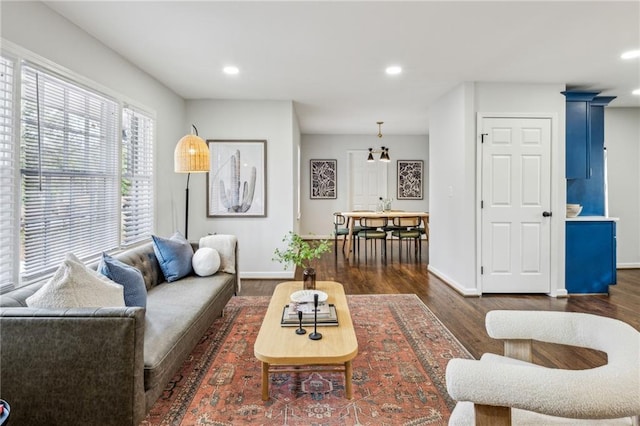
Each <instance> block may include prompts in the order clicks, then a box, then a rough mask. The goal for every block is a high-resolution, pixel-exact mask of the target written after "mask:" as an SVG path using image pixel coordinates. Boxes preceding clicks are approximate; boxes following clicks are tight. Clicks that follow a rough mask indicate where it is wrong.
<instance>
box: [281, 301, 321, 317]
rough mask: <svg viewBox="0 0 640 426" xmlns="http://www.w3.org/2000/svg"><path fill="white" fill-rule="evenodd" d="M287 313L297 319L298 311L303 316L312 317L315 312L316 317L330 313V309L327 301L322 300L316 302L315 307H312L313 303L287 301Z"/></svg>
mask: <svg viewBox="0 0 640 426" xmlns="http://www.w3.org/2000/svg"><path fill="white" fill-rule="evenodd" d="M288 306H289V308H288V310H287V311H288V313H289V317H291V318H295V319H296V320H297V319H298V311H300V312H302V316H303V318H306V317H310V318H313V316H314V315H315V314H317V315H318V318H326V317H328V316H330V315H331V310H330V309H329V303H326V302H322V303H318V307H317V309H315V308H314V305H313V303H304V302H303V303H296V302H291V303H289V305H288Z"/></svg>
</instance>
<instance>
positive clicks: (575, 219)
mask: <svg viewBox="0 0 640 426" xmlns="http://www.w3.org/2000/svg"><path fill="white" fill-rule="evenodd" d="M619 220H620V218H617V217H605V216H577V217H568V218H566V221H567V222H617V221H619Z"/></svg>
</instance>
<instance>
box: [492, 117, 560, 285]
mask: <svg viewBox="0 0 640 426" xmlns="http://www.w3.org/2000/svg"><path fill="white" fill-rule="evenodd" d="M481 126H482V129H481V133H482V135H483V143H482V145H481V146H482V147H481V150H482V210H481V211H482V219H481V223H482V225H481V226H482V234H481V235H482V242H481V246H482V254H481V259H482V275H481V276H482V292H483V293H548V292H549V291H550V288H551V271H550V263H551V258H550V244H551V223H550V219H551V217H549V216H546V215H547V212H550V209H551V119H549V118H483V119H482V122H481ZM543 213H544V214H543Z"/></svg>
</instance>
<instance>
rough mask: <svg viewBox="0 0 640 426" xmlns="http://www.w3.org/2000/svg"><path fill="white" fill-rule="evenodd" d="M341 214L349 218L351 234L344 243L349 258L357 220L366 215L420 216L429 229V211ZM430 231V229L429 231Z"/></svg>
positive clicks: (390, 216)
mask: <svg viewBox="0 0 640 426" xmlns="http://www.w3.org/2000/svg"><path fill="white" fill-rule="evenodd" d="M340 214H341V215H342V216H344V217H346V218H347V223H348V228H349V234H348V235H347V236H346V238H347V240H346V241H345V245H344V249H343V250H344V252H345V256H346V257H347V259H349V258H350V257H351V252H352V250H351V242H352V241H353V228H354V227H355V226H356V224H355V223H356V221H360V219H362V218H364V217H385V218H387V219H393V218H394V217H416V216H417V217H420V218H421V219H422V222H423V223H424V225H425V228H426V229H428V227H427V225H428V223H429V212H412V211H405V210H385V211H381V212H375V211H370V210H367V211H357V210H356V211H347V212H340ZM427 232H428V231H427Z"/></svg>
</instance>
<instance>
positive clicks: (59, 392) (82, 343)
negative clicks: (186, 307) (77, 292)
mask: <svg viewBox="0 0 640 426" xmlns="http://www.w3.org/2000/svg"><path fill="white" fill-rule="evenodd" d="M144 315H145V311H144V309H143V308H138V307H134V308H73V309H35V308H2V309H0V330H1V334H0V336H1V337H0V346H1V350H0V366H1V372H0V389H2V398H3V399H5V400H7V401H8V402H9V404H11V408H12V409H11V419H12V423H16V424H21V425H32V424H34V425H35V424H65V425H81V424H82V425H86V424H102V425H137V424H139V423H140V421H141V420H143V418H144V415H145V398H144V382H143V380H144V357H143V350H144Z"/></svg>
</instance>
